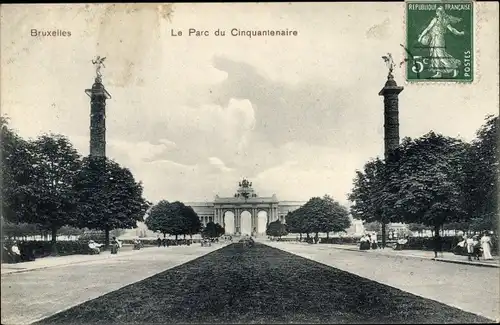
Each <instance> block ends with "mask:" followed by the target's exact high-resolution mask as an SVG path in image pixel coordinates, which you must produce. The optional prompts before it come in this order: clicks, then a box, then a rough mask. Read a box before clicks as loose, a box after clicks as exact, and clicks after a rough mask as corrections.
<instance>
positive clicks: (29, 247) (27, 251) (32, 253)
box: [18, 240, 91, 261]
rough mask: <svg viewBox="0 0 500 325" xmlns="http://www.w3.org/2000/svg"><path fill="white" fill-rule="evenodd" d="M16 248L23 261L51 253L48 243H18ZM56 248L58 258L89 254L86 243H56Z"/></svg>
mask: <svg viewBox="0 0 500 325" xmlns="http://www.w3.org/2000/svg"><path fill="white" fill-rule="evenodd" d="M18 247H19V250H20V251H21V257H22V260H23V261H32V260H34V259H35V258H40V257H46V256H49V255H50V254H51V252H52V244H51V242H49V241H35V240H33V241H20V242H18ZM56 248H57V253H58V255H60V256H65V255H74V254H90V253H91V250H90V248H89V246H88V241H81V240H78V241H69V240H65V241H58V242H56Z"/></svg>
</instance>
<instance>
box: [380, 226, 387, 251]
mask: <svg viewBox="0 0 500 325" xmlns="http://www.w3.org/2000/svg"><path fill="white" fill-rule="evenodd" d="M381 226H382V248H385V240H386V237H387V236H386V235H385V223H384V222H381Z"/></svg>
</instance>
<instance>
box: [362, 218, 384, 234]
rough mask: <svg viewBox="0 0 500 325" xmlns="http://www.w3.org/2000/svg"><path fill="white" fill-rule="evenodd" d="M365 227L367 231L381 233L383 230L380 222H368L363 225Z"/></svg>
mask: <svg viewBox="0 0 500 325" xmlns="http://www.w3.org/2000/svg"><path fill="white" fill-rule="evenodd" d="M363 227H364V228H365V230H367V231H374V232H379V231H380V230H381V227H380V222H378V221H373V222H367V223H365V224H363Z"/></svg>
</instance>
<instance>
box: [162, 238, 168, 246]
mask: <svg viewBox="0 0 500 325" xmlns="http://www.w3.org/2000/svg"><path fill="white" fill-rule="evenodd" d="M162 244H163V247H167V238H163V240H162Z"/></svg>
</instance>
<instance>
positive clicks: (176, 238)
mask: <svg viewBox="0 0 500 325" xmlns="http://www.w3.org/2000/svg"><path fill="white" fill-rule="evenodd" d="M175 243H177V235H175Z"/></svg>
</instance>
